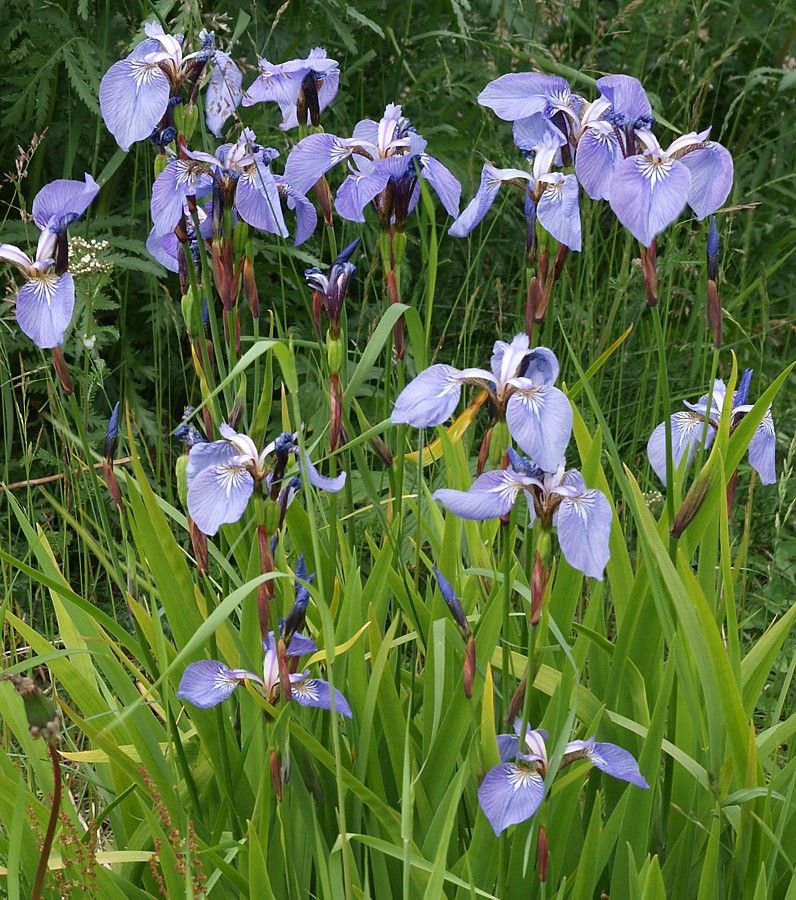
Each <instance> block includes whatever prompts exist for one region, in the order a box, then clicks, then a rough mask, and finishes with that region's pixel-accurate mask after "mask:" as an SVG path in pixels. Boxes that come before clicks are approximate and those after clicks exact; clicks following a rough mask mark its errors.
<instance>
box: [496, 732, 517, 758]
mask: <svg viewBox="0 0 796 900" xmlns="http://www.w3.org/2000/svg"><path fill="white" fill-rule="evenodd" d="M519 743H520V739H519V738H518V737H517V735H516V734H499V735H498V736H497V745H498V754H499V756H500V761H501V762H502V763H507V762H512V761H513V760H514V759H515V758H516V756H517V749H518V747H519Z"/></svg>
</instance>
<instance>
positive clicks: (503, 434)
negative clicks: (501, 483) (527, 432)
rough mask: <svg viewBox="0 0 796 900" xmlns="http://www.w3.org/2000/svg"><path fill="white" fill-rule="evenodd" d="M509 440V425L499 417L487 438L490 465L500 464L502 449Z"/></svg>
mask: <svg viewBox="0 0 796 900" xmlns="http://www.w3.org/2000/svg"><path fill="white" fill-rule="evenodd" d="M508 442H509V426H508V425H507V424H506V422H505V420H504V419H499V420H498V421H497V422H495V424H494V425H493V426H492V435H491V437H490V439H489V463H490V465H492V466H500V464H501V463H502V461H503V451H504V450H505V449H506V446H507V445H508Z"/></svg>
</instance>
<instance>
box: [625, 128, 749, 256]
mask: <svg viewBox="0 0 796 900" xmlns="http://www.w3.org/2000/svg"><path fill="white" fill-rule="evenodd" d="M709 134H710V129H709V128H708V129H706V130H705V131H701V132H698V133H697V132H694V131H692V132H690V133H689V134H685V135H683V136H682V137H679V138H677V139H676V140H675V141H673V142H672V143H671V144H669V146H668V147H667V148H666V149H665V150H664V149H663V148H662V147H661V145H660V144H659V143H658V140H657V138H656V137H655V135H654V134H653V133H652V132H651V131H649V130H643V129H642V130H640V131H638V132H637V135H638V138H639V140H640V142H641V146H642V150H641V152H640V153H638V154H636V155H635V156H629V157H627V158H626V159H623V160H622V161H621V162H620V163H619V164H618V165H617V167H616V169H615V170H614V173H613V177H612V178H611V186H610V189H609V192H608V202H609V203H610V204H611V209H612V210H613V211H614V213H615V214H616V217H617V218H618V219H619V221H620V222H621V223H622V224H623V225H624V226H625V228H627V230H628V231H629V232H630V233H631V234H632V235H633V237H635V238H636V239H637V240H639V241H640V242H641V243H642V244H643V245H644V246H645V247H648V246H649V245H650V244H651V243H652V239H653V238H654V237H655V235H656V234H658V233H660V232H661V231H663V230H664V228H666V227H667V226H669V225H671V223H672V222H674V221H675V219H677V217H678V216H679V215H680V213H681V212H682V211H683V208H684V207H685V205H686V204H688V206H690V207H691V209H692V210H693V211H694V213H695V214H696V217H697V218H698V219H700V220H701V219H704V218H705V216H709V215H710V214H711V213H714V212H716V210H717V209H718V208H719V207H720V206H721V204H722V203H724V201H725V200H726V199H727V196H728V194H729V193H730V189H731V188H732V177H733V164H732V157H731V156H730V154H729V151H728V150H727V149H726V148H724V147H722V145H721V144H717V143H716V142H715V141H710V140H708V135H709Z"/></svg>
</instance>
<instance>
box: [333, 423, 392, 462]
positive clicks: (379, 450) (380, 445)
mask: <svg viewBox="0 0 796 900" xmlns="http://www.w3.org/2000/svg"><path fill="white" fill-rule="evenodd" d="M343 439H344V440H346V441H347V440H348V439H347V437H345V429H343ZM370 446H371V449H372V450H373V452H374V453H375V454H376V456H378V457H379V459H380V460H381V461H382V462H383V463H384V465H385V466H387V468H389V467H390V466H391V465H392V464H393V455H392V451H391V450H390V448H389V447H388V446H387V445H386V444H385V443H384V441H383V440H382V439H381V438H380V437H378V436H377V437H373V438H371V439H370Z"/></svg>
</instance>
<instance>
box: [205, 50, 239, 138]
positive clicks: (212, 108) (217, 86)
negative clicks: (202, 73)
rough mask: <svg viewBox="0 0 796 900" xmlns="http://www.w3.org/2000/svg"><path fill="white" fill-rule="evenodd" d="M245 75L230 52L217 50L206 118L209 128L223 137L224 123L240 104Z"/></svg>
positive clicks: (209, 87) (214, 57) (206, 103)
mask: <svg viewBox="0 0 796 900" xmlns="http://www.w3.org/2000/svg"><path fill="white" fill-rule="evenodd" d="M242 80H243V76H242V75H241V71H240V69H239V68H238V67H237V65H236V64H235V62H234V61H233V59H232V57H231V56H230V55H229V54H228V53H222V52H221V50H216V52H215V54H214V56H213V72H212V74H211V76H210V83H209V84H208V86H207V93H206V94H205V119H206V121H207V128H208V130H209V131H211V132H212V133H213V134H214V135H215V136H216V137H221V130H222V129H223V127H224V123H225V122H226V121H227V119H228V118H229V117H230V116H231V115H232V114H233V113H234V112H235V110H236V109H237V108H238V106H240V101H241V98H242V97H243V92H242V91H241V82H242Z"/></svg>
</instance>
